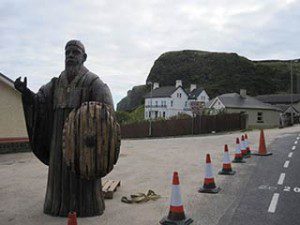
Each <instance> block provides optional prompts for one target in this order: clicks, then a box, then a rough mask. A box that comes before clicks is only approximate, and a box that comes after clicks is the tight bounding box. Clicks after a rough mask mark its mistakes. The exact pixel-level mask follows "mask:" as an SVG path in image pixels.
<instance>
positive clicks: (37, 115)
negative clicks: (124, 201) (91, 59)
mask: <svg viewBox="0 0 300 225" xmlns="http://www.w3.org/2000/svg"><path fill="white" fill-rule="evenodd" d="M86 58H87V55H86V53H85V48H84V46H83V44H82V43H81V42H80V41H77V40H71V41H69V42H68V43H67V44H66V47H65V70H64V71H63V72H62V73H61V74H60V76H59V77H58V78H56V77H55V78H53V79H52V80H51V81H50V82H49V83H47V84H46V85H44V86H42V87H41V88H40V90H39V91H38V93H37V94H35V93H33V92H32V91H30V90H29V89H28V88H27V79H26V77H25V78H24V81H21V78H18V79H17V80H16V81H15V88H16V89H17V90H19V91H20V92H21V93H22V102H23V108H24V114H25V119H26V126H27V131H28V136H29V140H30V144H31V148H32V150H33V152H34V154H35V155H36V156H37V158H39V159H40V160H41V161H42V162H43V163H44V164H46V165H48V166H49V167H48V168H49V170H48V183H47V191H46V198H45V203H44V213H46V214H50V215H54V216H67V215H68V213H69V212H71V211H75V212H77V215H78V216H82V217H84V216H95V215H101V214H102V213H103V211H104V208H105V206H104V201H103V199H104V198H103V194H102V190H101V177H103V176H105V175H106V174H107V173H109V172H110V171H111V170H112V169H113V165H114V164H115V163H116V162H117V159H118V156H119V149H120V135H119V134H120V130H119V125H118V124H117V123H116V122H115V120H114V109H113V101H112V97H111V93H110V90H109V88H108V86H107V85H106V84H105V83H103V82H102V81H101V80H100V78H99V77H98V76H97V75H96V74H94V73H92V72H90V71H89V70H88V69H87V68H86V67H84V65H83V64H84V62H85V61H86Z"/></svg>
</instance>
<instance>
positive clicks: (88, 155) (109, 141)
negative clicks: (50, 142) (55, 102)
mask: <svg viewBox="0 0 300 225" xmlns="http://www.w3.org/2000/svg"><path fill="white" fill-rule="evenodd" d="M119 149H120V136H119V125H118V124H117V122H116V121H115V118H114V113H113V110H112V108H111V107H108V106H107V105H105V104H101V103H98V102H88V103H84V104H83V105H82V106H81V107H80V108H79V109H77V110H73V111H72V112H71V113H70V115H69V117H68V120H67V121H66V124H65V126H64V135H63V156H64V158H65V161H66V163H67V165H68V166H70V167H71V170H72V171H74V172H75V173H76V174H77V175H79V176H80V177H81V178H84V179H88V180H89V179H96V178H101V177H104V176H106V175H107V174H108V173H109V172H110V171H111V170H112V169H113V167H114V164H115V163H116V161H117V160H116V159H117V156H118V154H119Z"/></svg>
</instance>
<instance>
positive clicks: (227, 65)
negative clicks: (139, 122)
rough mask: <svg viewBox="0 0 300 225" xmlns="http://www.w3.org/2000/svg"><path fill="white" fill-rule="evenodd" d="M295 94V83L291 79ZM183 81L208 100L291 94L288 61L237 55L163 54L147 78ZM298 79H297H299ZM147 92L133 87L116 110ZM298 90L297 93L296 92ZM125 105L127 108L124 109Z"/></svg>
mask: <svg viewBox="0 0 300 225" xmlns="http://www.w3.org/2000/svg"><path fill="white" fill-rule="evenodd" d="M293 72H294V74H295V75H300V63H299V62H297V63H296V62H294V63H293ZM294 78H295V79H294V81H295V82H294V83H295V86H294V89H295V90H294V91H297V90H296V88H295V87H297V86H298V87H299V86H300V85H296V84H297V80H296V76H294ZM176 80H182V82H183V86H184V87H186V88H187V87H188V86H189V85H190V84H197V85H198V86H201V87H204V88H205V90H206V91H207V92H208V94H209V96H210V97H215V96H217V95H219V94H223V93H227V92H239V90H240V89H241V88H244V89H247V93H248V94H249V95H253V96H255V95H261V94H273V93H284V92H289V91H290V61H289V60H264V61H251V60H249V59H247V58H245V57H242V56H239V55H238V54H236V53H217V52H205V51H194V50H183V51H176V52H166V53H164V54H162V55H161V56H160V57H159V58H158V59H157V60H156V61H155V62H154V65H153V67H152V68H151V70H150V73H149V75H148V77H147V80H146V83H147V82H148V81H152V82H159V84H160V86H166V85H174V84H175V81H176ZM299 80H300V79H299ZM149 90H150V88H149V87H147V86H146V85H141V86H137V87H134V88H133V89H132V90H131V91H129V93H128V95H127V96H126V97H125V98H123V99H122V100H121V101H120V102H119V103H118V105H117V110H125V111H128V110H132V109H134V108H136V107H137V106H139V105H140V104H141V103H142V102H143V95H144V94H145V93H147V92H148V91H149ZM298 91H300V90H299V89H298ZM124 105H126V107H124Z"/></svg>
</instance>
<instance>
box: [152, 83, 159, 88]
mask: <svg viewBox="0 0 300 225" xmlns="http://www.w3.org/2000/svg"><path fill="white" fill-rule="evenodd" d="M156 88H159V83H157V82H154V83H153V90H154V89H156Z"/></svg>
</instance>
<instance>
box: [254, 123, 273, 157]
mask: <svg viewBox="0 0 300 225" xmlns="http://www.w3.org/2000/svg"><path fill="white" fill-rule="evenodd" d="M272 154H273V153H271V152H267V147H266V142H265V134H264V131H263V129H261V130H260V138H259V147H258V153H254V154H253V155H258V156H268V155H272Z"/></svg>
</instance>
